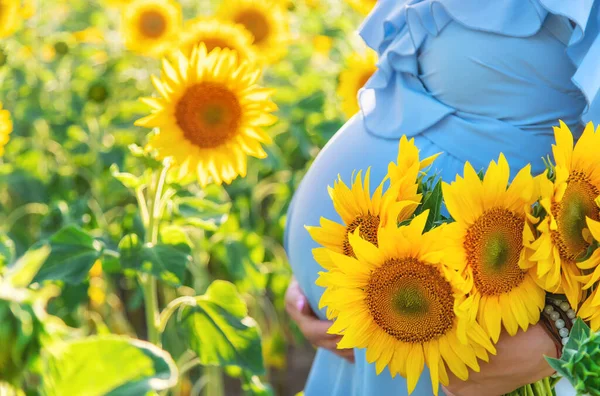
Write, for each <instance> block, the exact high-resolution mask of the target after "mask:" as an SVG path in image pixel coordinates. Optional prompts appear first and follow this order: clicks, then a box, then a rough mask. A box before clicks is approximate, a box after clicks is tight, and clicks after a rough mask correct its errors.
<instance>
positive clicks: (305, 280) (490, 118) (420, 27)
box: [286, 0, 600, 396]
mask: <svg viewBox="0 0 600 396" xmlns="http://www.w3.org/2000/svg"><path fill="white" fill-rule="evenodd" d="M599 31H600V0H502V1H500V0H483V1H482V0H412V1H406V0H379V2H378V3H377V5H376V6H375V9H374V10H373V11H372V13H371V14H370V15H369V16H368V17H367V19H366V21H365V22H364V23H363V25H362V27H361V31H360V33H361V36H362V37H363V39H364V40H365V42H366V43H367V44H368V45H369V46H370V47H371V48H373V49H374V50H376V51H377V52H378V54H379V63H378V68H379V69H378V71H377V72H376V73H375V74H374V75H373V77H372V78H371V79H370V80H369V82H368V83H367V84H366V85H365V87H364V88H363V89H362V90H361V91H360V93H359V101H360V105H361V112H360V113H359V114H357V115H356V116H355V117H353V118H352V119H351V120H350V121H348V123H347V124H346V125H345V126H344V127H343V128H342V129H341V130H340V131H339V132H338V133H337V134H336V135H335V136H334V137H333V138H332V139H331V141H329V143H328V144H327V145H326V146H325V147H324V148H323V150H322V151H321V152H320V154H319V155H318V157H317V158H316V159H315V161H314V163H313V165H312V167H311V168H310V170H309V171H308V173H307V174H306V176H305V177H304V179H303V181H302V182H301V184H300V186H299V188H298V190H297V192H296V194H295V196H294V199H293V202H292V204H291V207H290V209H289V213H288V218H287V232H286V249H287V253H288V256H289V260H290V263H291V265H292V268H293V271H294V274H295V276H296V278H297V279H298V282H299V284H300V286H301V288H302V290H303V291H304V292H305V294H306V296H307V297H308V300H309V302H310V305H311V306H312V308H313V309H314V310H315V312H317V313H318V314H319V316H320V317H322V318H325V315H324V311H318V309H317V307H318V301H319V298H320V297H321V294H322V292H323V289H322V288H320V287H318V286H316V285H315V280H316V278H317V272H318V271H319V270H320V267H319V265H318V264H317V263H316V262H315V261H314V259H313V257H312V253H311V250H312V249H313V248H315V247H317V244H316V243H315V242H314V241H313V240H312V239H311V237H310V236H309V234H308V232H307V231H306V230H305V229H304V225H305V224H306V225H318V223H319V218H320V217H321V216H324V217H326V218H329V219H333V220H336V221H338V222H339V221H340V220H341V219H340V218H339V216H338V215H337V213H336V212H335V210H334V208H333V205H332V203H331V200H330V198H329V196H328V193H327V186H328V185H332V183H333V181H334V179H335V178H336V177H337V175H338V174H340V175H341V176H342V178H343V179H344V180H345V181H346V182H348V181H349V180H350V177H351V174H352V171H353V170H355V169H366V168H367V167H369V166H371V167H372V171H371V173H372V175H371V180H373V181H374V182H373V183H372V184H373V186H372V187H374V186H375V185H376V184H377V183H375V181H377V180H381V179H382V178H383V177H384V175H385V173H386V170H387V164H388V163H389V162H390V161H393V160H395V159H396V155H397V150H398V140H399V138H400V136H401V135H407V136H409V137H414V138H415V143H416V144H417V146H418V147H419V148H420V150H421V154H422V156H429V155H432V154H434V153H438V152H443V153H444V154H443V155H442V156H441V157H439V158H438V159H437V160H436V162H435V164H434V171H437V172H439V174H440V175H441V177H442V178H443V179H444V180H446V181H449V180H452V179H454V177H455V176H456V174H457V173H459V172H462V168H463V165H464V163H465V161H470V162H471V163H472V164H473V166H474V167H475V168H476V169H482V168H484V167H486V166H487V164H488V163H489V161H490V160H492V159H497V158H498V155H499V153H500V152H503V153H504V154H505V155H506V157H507V159H508V160H509V162H510V164H511V166H512V171H516V170H518V169H519V168H521V167H523V166H525V165H526V164H528V163H531V164H532V166H533V171H534V172H536V173H539V172H542V171H543V163H542V161H541V158H542V157H544V156H546V155H548V154H549V153H550V152H551V144H552V142H553V131H552V126H553V125H557V123H558V119H562V120H564V121H565V122H566V123H567V125H569V127H571V129H572V130H573V131H574V132H575V133H580V132H581V131H582V123H583V122H585V121H588V120H594V121H595V123H600V35H599ZM513 176H514V174H513ZM355 354H356V363H355V364H350V363H347V362H346V361H344V360H343V359H341V358H338V357H336V356H335V355H334V354H332V353H330V352H328V351H326V350H321V349H320V350H318V352H317V356H316V359H315V361H314V364H313V367H312V370H311V373H310V376H309V379H308V382H307V384H306V387H305V394H306V396H321V395H324V396H352V395H356V396H359V395H361V396H362V395H365V396H368V395H377V396H386V395H405V394H406V383H405V380H404V379H403V378H401V377H396V378H395V379H392V378H391V376H390V373H389V371H388V370H387V369H386V370H384V372H383V373H381V375H379V376H377V375H376V374H375V366H374V365H373V364H368V363H367V362H366V359H365V351H364V350H356V351H355ZM413 394H414V395H417V396H421V395H431V394H432V391H431V384H430V381H429V373H428V372H427V370H425V371H424V372H423V375H422V376H421V378H420V380H419V383H418V385H417V388H416V390H415V391H414V393H413Z"/></svg>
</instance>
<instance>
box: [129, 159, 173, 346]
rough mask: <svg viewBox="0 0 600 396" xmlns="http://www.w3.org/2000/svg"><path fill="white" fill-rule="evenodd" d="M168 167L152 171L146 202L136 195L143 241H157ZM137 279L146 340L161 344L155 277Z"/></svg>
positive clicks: (166, 164)
mask: <svg viewBox="0 0 600 396" xmlns="http://www.w3.org/2000/svg"><path fill="white" fill-rule="evenodd" d="M168 168H169V165H168V163H165V164H164V166H163V168H162V170H161V172H160V174H159V175H158V176H157V175H156V173H154V175H153V176H152V185H151V186H150V187H152V188H149V189H148V196H147V201H148V202H146V200H141V199H140V198H141V197H140V195H141V194H138V195H137V197H138V203H139V206H140V211H141V212H142V213H145V214H147V220H148V222H147V223H146V234H145V238H144V239H145V243H151V244H153V245H154V244H156V243H157V242H158V235H159V231H160V218H161V213H162V210H161V209H162V207H163V206H162V205H161V200H162V196H163V191H164V187H165V180H166V177H167V171H168ZM139 279H140V284H141V286H142V290H143V294H144V306H145V310H146V327H147V334H148V341H150V342H151V343H152V344H154V345H157V346H161V333H160V330H159V326H160V323H159V322H160V315H159V312H160V310H159V306H158V295H157V284H156V283H157V282H156V278H155V277H154V276H152V275H151V274H140V276H139Z"/></svg>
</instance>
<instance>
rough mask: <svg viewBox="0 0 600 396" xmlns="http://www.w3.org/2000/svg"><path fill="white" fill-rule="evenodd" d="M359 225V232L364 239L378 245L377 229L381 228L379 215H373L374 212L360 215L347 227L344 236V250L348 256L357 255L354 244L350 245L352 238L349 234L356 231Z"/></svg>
mask: <svg viewBox="0 0 600 396" xmlns="http://www.w3.org/2000/svg"><path fill="white" fill-rule="evenodd" d="M358 227H360V228H359V231H358V232H359V234H360V237H361V238H362V239H364V240H365V241H367V242H371V243H372V244H373V245H375V246H377V231H378V230H379V216H373V215H372V214H370V213H369V214H366V215H361V216H358V217H356V218H355V219H354V221H353V222H352V223H350V224H348V226H347V227H346V237H345V238H344V242H343V244H342V250H343V252H344V254H345V255H346V256H349V257H356V256H355V255H354V250H352V245H350V240H349V239H348V234H350V233H352V232H354V231H355V230H356V229H357V228H358Z"/></svg>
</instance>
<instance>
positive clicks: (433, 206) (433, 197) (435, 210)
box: [419, 180, 443, 230]
mask: <svg viewBox="0 0 600 396" xmlns="http://www.w3.org/2000/svg"><path fill="white" fill-rule="evenodd" d="M442 202H443V194H442V181H441V180H438V181H437V182H436V184H435V186H434V187H433V189H431V190H430V191H427V192H426V193H425V196H424V197H423V204H422V205H421V208H420V211H419V212H420V213H422V212H424V211H425V210H429V216H428V217H427V223H426V225H425V230H430V229H431V228H433V225H434V224H435V223H436V222H437V221H439V220H440V214H441V212H442Z"/></svg>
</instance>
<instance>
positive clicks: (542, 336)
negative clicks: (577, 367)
mask: <svg viewBox="0 0 600 396" xmlns="http://www.w3.org/2000/svg"><path fill="white" fill-rule="evenodd" d="M496 350H497V352H498V353H497V354H496V355H495V356H493V355H492V356H490V362H489V363H485V362H480V366H481V371H480V372H479V373H475V372H473V371H470V372H469V379H468V381H461V380H460V379H458V378H456V377H454V376H453V375H450V386H448V387H444V392H445V393H446V395H447V396H480V395H486V396H496V395H503V394H505V393H509V392H512V391H513V390H515V389H517V388H520V387H521V386H523V385H527V384H531V383H533V382H536V381H539V380H541V379H543V378H545V377H548V376H550V375H552V374H553V373H554V370H553V369H552V368H551V367H550V366H549V365H548V363H547V362H546V360H545V359H544V357H543V355H546V356H550V357H557V356H556V354H557V350H556V345H555V344H554V342H553V341H552V339H551V338H550V336H549V335H548V334H547V333H546V331H545V330H544V328H543V327H542V325H541V324H537V325H535V326H533V327H530V328H529V329H528V330H527V331H526V332H523V331H521V330H519V332H518V333H517V334H516V335H515V336H514V337H511V336H509V335H508V334H506V333H502V334H501V335H500V340H499V341H498V344H497V345H496ZM449 374H450V373H449Z"/></svg>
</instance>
